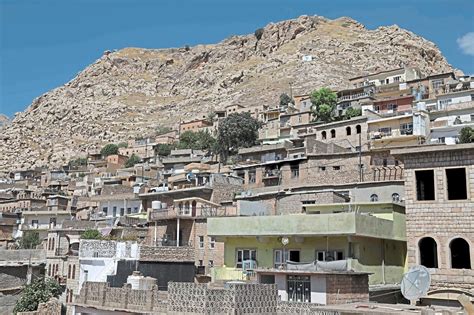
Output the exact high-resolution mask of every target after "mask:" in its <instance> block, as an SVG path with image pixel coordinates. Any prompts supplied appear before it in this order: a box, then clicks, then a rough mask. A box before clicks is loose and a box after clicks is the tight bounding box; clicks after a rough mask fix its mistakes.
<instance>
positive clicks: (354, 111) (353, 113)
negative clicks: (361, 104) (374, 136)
mask: <svg viewBox="0 0 474 315" xmlns="http://www.w3.org/2000/svg"><path fill="white" fill-rule="evenodd" d="M361 115H362V109H360V108H354V107H348V108H347V109H346V112H345V114H344V117H345V118H346V119H351V118H352V117H357V116H361Z"/></svg>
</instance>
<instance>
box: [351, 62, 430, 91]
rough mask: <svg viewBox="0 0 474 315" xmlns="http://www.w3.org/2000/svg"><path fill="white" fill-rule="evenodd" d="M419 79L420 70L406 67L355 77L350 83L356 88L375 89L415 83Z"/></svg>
mask: <svg viewBox="0 0 474 315" xmlns="http://www.w3.org/2000/svg"><path fill="white" fill-rule="evenodd" d="M419 78H421V73H420V71H419V70H418V69H416V68H412V67H404V68H398V69H390V70H384V71H380V72H377V73H372V74H368V75H362V76H357V77H353V78H350V79H349V82H350V83H351V84H352V85H353V86H354V87H364V86H370V85H373V86H375V87H379V86H383V85H397V86H398V85H399V84H400V83H402V82H407V81H413V80H416V79H419Z"/></svg>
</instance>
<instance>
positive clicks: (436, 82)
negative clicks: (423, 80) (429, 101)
mask: <svg viewBox="0 0 474 315" xmlns="http://www.w3.org/2000/svg"><path fill="white" fill-rule="evenodd" d="M431 84H432V85H433V89H435V90H436V89H439V88H440V87H442V86H443V79H437V80H433V81H432V82H431Z"/></svg>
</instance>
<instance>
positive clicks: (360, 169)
mask: <svg viewBox="0 0 474 315" xmlns="http://www.w3.org/2000/svg"><path fill="white" fill-rule="evenodd" d="M363 180H364V179H363V175H362V130H361V132H360V133H359V182H362V181H363Z"/></svg>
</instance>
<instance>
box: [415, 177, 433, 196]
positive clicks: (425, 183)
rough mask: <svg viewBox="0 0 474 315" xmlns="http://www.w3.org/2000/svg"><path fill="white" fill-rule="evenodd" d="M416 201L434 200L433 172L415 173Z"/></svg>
mask: <svg viewBox="0 0 474 315" xmlns="http://www.w3.org/2000/svg"><path fill="white" fill-rule="evenodd" d="M415 178H416V199H417V200H435V186H434V171H433V170H426V171H415Z"/></svg>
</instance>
